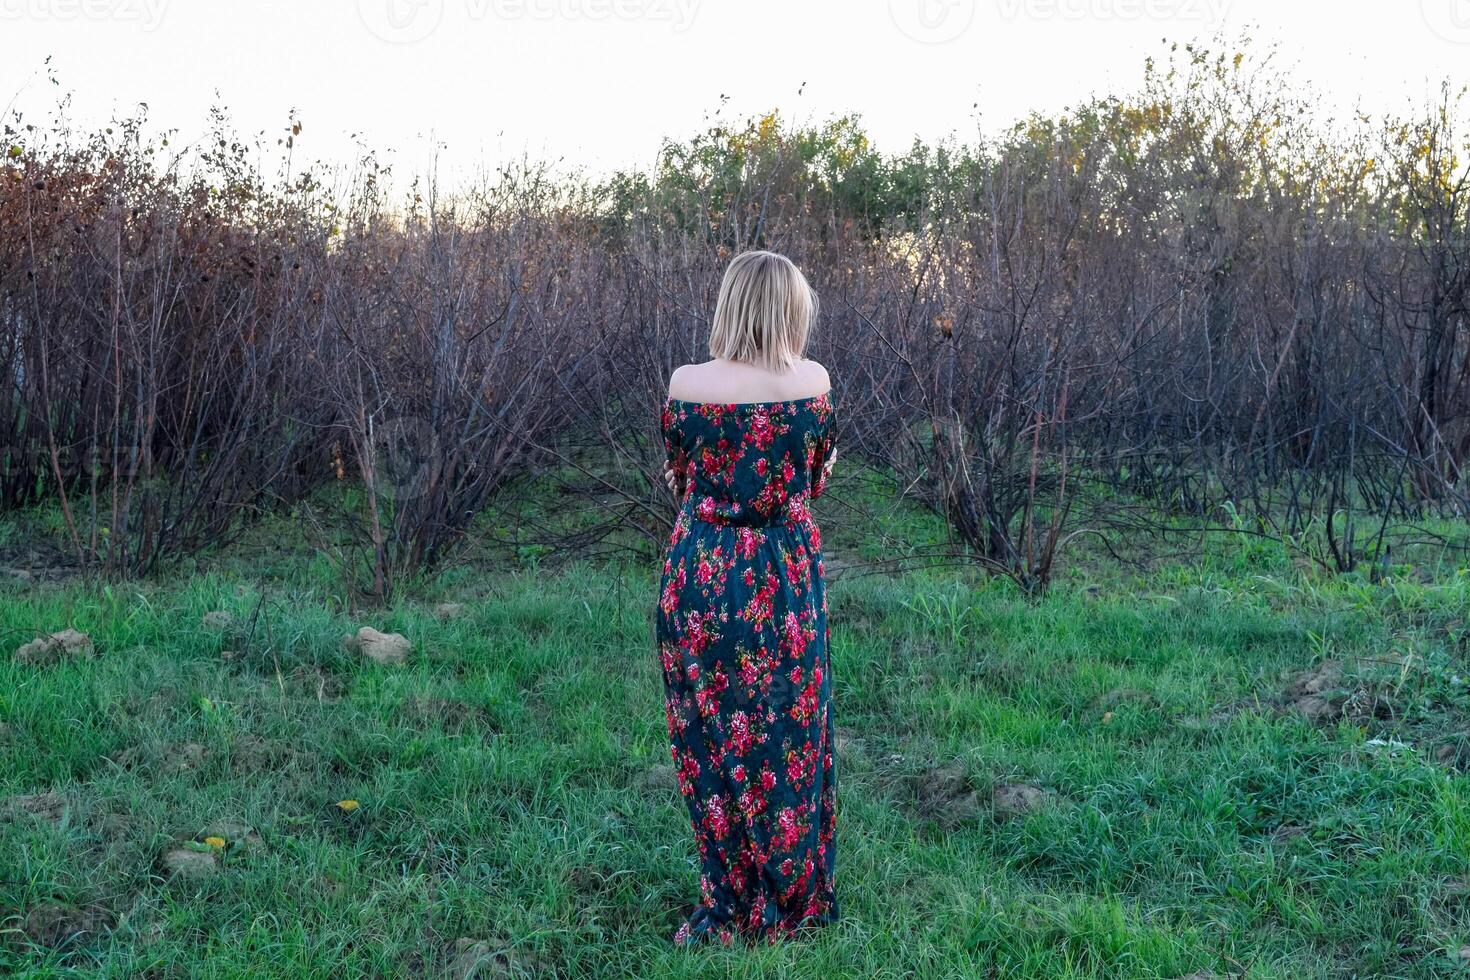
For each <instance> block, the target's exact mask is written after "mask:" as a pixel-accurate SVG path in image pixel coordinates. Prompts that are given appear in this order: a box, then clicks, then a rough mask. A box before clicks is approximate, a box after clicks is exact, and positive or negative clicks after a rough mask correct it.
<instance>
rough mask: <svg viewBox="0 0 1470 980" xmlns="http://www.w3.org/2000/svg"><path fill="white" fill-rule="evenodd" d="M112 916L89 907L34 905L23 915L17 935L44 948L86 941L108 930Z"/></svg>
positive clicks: (97, 908)
mask: <svg viewBox="0 0 1470 980" xmlns="http://www.w3.org/2000/svg"><path fill="white" fill-rule="evenodd" d="M113 922H114V919H113V916H112V913H111V912H108V911H107V910H106V909H103V908H99V907H96V906H92V907H89V908H73V907H71V906H67V905H51V904H46V905H38V906H36V907H35V908H33V909H31V910H30V911H29V912H28V913H26V916H25V918H24V919H23V920H22V921H21V924H20V932H21V935H23V936H24V937H25V938H26V940H28V941H29V942H31V943H33V944H35V945H37V946H43V947H45V948H47V949H57V948H59V947H62V946H67V945H73V944H77V943H83V942H86V941H87V940H88V939H90V938H93V937H95V936H97V935H100V934H101V933H103V932H106V931H107V930H108V929H111V928H112V926H113Z"/></svg>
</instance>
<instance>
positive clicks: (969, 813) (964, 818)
mask: <svg viewBox="0 0 1470 980" xmlns="http://www.w3.org/2000/svg"><path fill="white" fill-rule="evenodd" d="M908 787H909V791H910V792H911V793H912V795H913V799H914V806H915V808H916V809H917V810H918V811H919V813H920V814H922V815H923V816H924V817H926V818H928V819H930V820H934V821H937V822H938V823H939V824H940V825H941V826H944V827H956V826H958V825H960V824H962V823H967V822H969V821H971V820H973V819H975V818H976V817H978V816H979V815H980V812H981V810H983V809H984V805H983V803H982V801H981V798H980V793H979V792H978V791H977V790H976V789H975V787H974V786H973V785H972V784H971V783H970V777H969V775H968V773H966V771H965V767H964V766H963V765H961V764H960V763H958V762H953V763H950V764H949V765H946V766H941V767H939V768H937V769H929V770H925V771H924V772H920V773H916V774H914V775H911V776H909V777H908Z"/></svg>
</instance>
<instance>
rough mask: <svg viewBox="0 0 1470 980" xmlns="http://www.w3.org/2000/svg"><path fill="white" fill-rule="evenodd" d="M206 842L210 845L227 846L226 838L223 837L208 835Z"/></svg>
mask: <svg viewBox="0 0 1470 980" xmlns="http://www.w3.org/2000/svg"><path fill="white" fill-rule="evenodd" d="M204 843H206V844H208V845H209V846H210V847H215V848H223V847H224V846H225V839H224V838H223V837H206V838H204Z"/></svg>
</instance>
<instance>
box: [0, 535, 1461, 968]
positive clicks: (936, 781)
mask: <svg viewBox="0 0 1470 980" xmlns="http://www.w3.org/2000/svg"><path fill="white" fill-rule="evenodd" d="M932 532H933V528H932V527H930V528H928V529H927V530H926V531H924V532H923V533H932ZM18 535H19V532H17V531H15V530H14V529H10V530H8V531H6V532H4V533H3V534H0V540H3V541H8V542H9V544H10V545H11V546H12V552H13V553H14V552H15V551H16V549H17V548H21V549H22V550H23V541H22V539H21V538H20V537H19V536H18ZM888 535H889V532H888V531H883V532H881V533H880V532H878V531H872V532H869V533H867V534H865V535H863V536H855V535H853V534H851V533H848V534H846V535H844V534H842V533H838V532H833V533H832V534H831V538H830V545H829V551H830V554H831V556H832V557H833V558H834V562H833V564H834V567H837V568H840V569H841V572H840V574H838V575H836V576H835V577H834V580H833V581H832V583H831V590H830V595H831V602H832V617H833V672H834V675H835V679H836V692H837V693H836V697H837V702H836V703H837V712H838V731H839V743H838V779H839V787H840V796H839V851H838V868H839V877H838V889H839V899H840V901H841V902H842V903H843V904H842V911H843V919H842V921H841V923H840V924H839V925H838V926H836V927H834V928H832V929H830V930H827V931H825V932H824V933H821V934H819V935H816V936H814V937H812V938H811V939H809V940H803V941H799V942H789V943H783V944H779V945H775V946H771V947H759V948H753V949H743V948H737V949H713V950H699V951H678V950H674V949H672V948H671V947H670V946H669V944H668V937H669V935H670V933H671V932H672V930H673V929H674V927H675V926H676V925H677V924H678V922H679V921H681V919H682V916H683V915H684V914H685V913H686V912H687V910H688V906H689V904H690V903H691V902H692V900H693V898H694V895H695V890H696V880H695V870H694V866H693V863H692V851H693V848H692V842H691V840H690V835H689V828H688V826H687V823H686V816H685V812H684V810H683V807H682V804H681V803H680V802H679V800H678V797H677V794H676V792H675V790H674V788H673V778H672V770H671V769H670V768H669V766H668V761H669V758H668V749H667V743H666V740H665V732H664V719H663V710H662V701H661V689H660V680H659V675H658V671H657V664H656V661H655V659H654V656H653V653H652V649H651V617H650V614H651V604H652V601H653V587H654V583H653V572H652V567H651V562H645V563H642V564H639V563H637V562H624V563H608V564H602V565H586V564H574V565H566V566H561V567H558V568H554V569H551V568H540V569H538V568H536V567H533V566H531V565H528V564H527V565H522V567H517V568H507V567H504V566H503V565H500V566H496V567H486V566H485V565H482V564H478V563H471V564H469V565H466V566H462V567H459V568H456V569H454V570H452V571H450V572H447V573H445V574H444V575H442V576H440V577H438V578H436V579H434V580H432V581H430V582H426V583H423V584H422V585H421V586H420V587H418V588H416V589H414V590H412V594H410V595H406V596H405V597H403V598H402V599H400V600H399V601H398V602H397V603H396V604H395V605H394V606H393V607H392V608H389V609H386V610H351V609H348V608H347V607H346V605H345V604H344V603H343V602H342V601H341V600H340V599H339V598H338V590H337V589H336V586H335V584H334V581H335V580H334V577H333V574H332V572H331V569H330V567H329V566H328V565H327V564H326V563H325V562H324V561H323V560H322V559H320V558H316V557H314V556H312V555H311V554H310V553H308V552H305V551H302V550H292V549H290V548H286V547H280V548H278V549H274V550H273V549H272V547H271V546H270V544H269V542H271V541H289V540H292V539H293V536H292V535H291V534H290V533H289V529H288V528H281V527H277V528H274V529H271V530H270V531H269V533H265V534H262V535H261V536H260V537H259V538H258V539H257V540H256V542H255V543H254V544H253V545H252V546H251V547H249V548H241V549H237V550H236V551H233V552H231V553H228V554H220V555H213V556H208V557H207V558H206V560H205V561H203V562H202V563H201V564H200V565H199V566H198V567H197V568H195V569H191V570H190V571H189V572H188V573H187V574H185V573H183V572H180V573H178V574H177V575H175V576H173V577H171V578H165V579H161V580H158V581H149V582H143V583H130V584H113V585H111V586H86V585H84V584H82V583H79V582H77V581H74V580H68V579H65V578H61V579H57V580H54V581H53V580H48V579H47V578H46V577H45V576H41V577H39V578H38V580H37V581H34V582H30V583H27V582H24V581H21V580H20V579H18V578H12V579H10V580H9V583H8V584H7V585H5V586H3V588H4V589H5V591H4V592H3V594H0V636H3V638H4V644H5V654H6V655H5V656H4V657H0V928H3V930H4V932H3V934H0V974H7V975H15V976H26V977H53V976H54V977H63V976H86V977H92V976H108V977H133V976H160V977H172V976H201V977H234V976H247V975H248V976H252V977H293V978H295V977H333V978H336V977H352V976H405V977H416V976H460V977H463V976H469V975H472V974H473V975H477V976H482V977H499V976H564V977H594V976H626V975H639V976H676V977H677V976H725V975H734V976H742V977H788V976H812V977H836V976H842V977H848V976H852V977H878V976H894V977H897V976H920V977H951V976H980V977H983V976H1000V977H1048V978H1052V977H1180V976H1186V975H1190V974H1195V975H1197V976H1209V975H1219V976H1230V975H1243V976H1251V977H1292V978H1299V977H1317V976H1324V977H1325V976H1374V977H1378V976H1406V977H1428V976H1451V975H1459V974H1461V973H1463V972H1465V971H1466V970H1467V969H1470V960H1466V959H1464V958H1462V954H1461V949H1462V947H1465V946H1466V945H1467V944H1470V878H1467V877H1466V872H1467V870H1470V869H1467V849H1470V780H1467V778H1466V777H1465V775H1463V774H1462V773H1461V772H1460V768H1461V766H1470V740H1467V736H1466V730H1467V728H1470V680H1467V678H1470V663H1467V662H1466V660H1467V654H1466V646H1465V644H1466V639H1467V635H1470V623H1467V599H1470V577H1467V576H1466V575H1464V574H1462V573H1460V572H1456V571H1455V570H1453V569H1436V570H1429V571H1426V570H1423V569H1409V568H1404V569H1399V570H1398V572H1399V573H1400V574H1398V575H1397V576H1396V577H1394V578H1392V579H1390V580H1388V581H1386V582H1383V583H1379V584H1373V583H1370V582H1368V581H1367V580H1366V579H1363V578H1358V577H1344V578H1335V579H1328V578H1315V577H1311V576H1307V575H1304V574H1303V573H1302V572H1301V571H1300V570H1299V569H1298V568H1296V567H1295V566H1294V565H1293V563H1292V562H1291V561H1290V560H1289V559H1288V558H1287V556H1286V555H1285V554H1284V553H1282V552H1280V551H1278V550H1276V549H1273V548H1272V547H1271V546H1270V545H1269V544H1263V543H1260V542H1250V543H1244V544H1242V543H1239V542H1222V543H1220V544H1219V546H1218V547H1216V548H1213V549H1212V550H1211V552H1210V553H1209V555H1208V556H1206V557H1205V558H1203V559H1199V560H1194V561H1191V562H1190V563H1189V564H1188V565H1171V564H1169V563H1167V562H1158V563H1155V564H1154V566H1153V567H1151V568H1150V569H1149V570H1148V571H1147V572H1146V573H1126V574H1125V573H1122V572H1119V571H1117V570H1115V569H1112V568H1111V567H1110V566H1106V565H1102V564H1096V565H1093V566H1088V565H1087V564H1086V563H1083V564H1081V565H1076V566H1074V570H1073V571H1072V572H1071V573H1069V575H1068V577H1067V578H1066V580H1065V581H1063V582H1061V583H1059V584H1058V585H1057V586H1056V587H1055V588H1054V589H1053V590H1052V591H1051V593H1050V594H1048V595H1047V596H1045V597H1044V598H1042V599H1039V600H1030V599H1027V598H1026V597H1024V596H1022V595H1020V594H1019V593H1018V592H1017V591H1016V590H1015V589H1014V588H1012V587H1010V586H1009V585H1007V584H1006V583H1005V582H1003V581H989V580H985V579H983V578H980V577H978V576H975V575H974V574H972V573H969V572H964V571H961V570H955V569H949V570H941V571H933V570H930V571H913V572H908V573H906V574H897V575H890V574H876V573H870V572H868V571H866V570H865V567H864V565H865V562H868V561H872V560H874V559H876V558H881V557H885V556H887V555H890V554H891V553H893V549H894V548H895V547H896V546H895V544H894V541H893V540H892V539H890V538H889V537H888ZM446 602H449V603H457V604H460V606H461V607H462V608H457V609H443V608H438V607H439V605H440V604H441V603H446ZM219 612H223V613H227V614H229V615H228V617H225V616H213V617H209V619H208V621H206V616H207V615H208V614H210V613H219ZM226 619H228V622H226V621H225V620H226ZM361 626H373V627H375V628H377V629H380V630H384V631H394V632H400V633H402V634H404V635H405V636H406V637H407V638H408V639H409V640H410V641H411V642H412V644H413V652H412V654H411V656H410V657H409V659H408V661H407V662H406V663H405V664H402V665H398V666H384V665H379V664H376V663H373V662H371V661H368V660H366V659H364V658H363V657H361V656H360V655H358V654H355V653H351V652H349V651H347V650H346V649H344V648H343V646H342V644H341V642H340V641H341V637H342V635H343V634H344V633H348V632H351V631H355V630H356V629H357V628H359V627H361ZM65 627H75V628H76V629H78V630H81V631H84V632H86V633H87V634H89V635H90V637H91V640H92V644H93V648H92V650H91V651H90V653H89V654H84V655H80V656H75V657H67V656H61V657H59V658H58V659H56V660H55V662H49V663H22V662H20V661H18V660H16V659H14V658H12V657H11V656H10V653H11V652H12V651H13V650H15V649H16V648H17V647H19V646H20V645H21V644H22V643H24V642H26V641H29V640H31V639H32V638H33V637H35V636H38V635H42V634H45V633H50V632H53V631H57V630H61V629H63V628H65ZM348 801H351V802H348ZM339 804H342V805H339ZM206 838H213V840H212V841H209V842H206ZM1464 956H1466V957H1470V949H1466V950H1465V954H1464ZM475 971H478V972H475Z"/></svg>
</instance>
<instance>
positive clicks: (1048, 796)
mask: <svg viewBox="0 0 1470 980" xmlns="http://www.w3.org/2000/svg"><path fill="white" fill-rule="evenodd" d="M1055 795H1056V794H1054V793H1053V792H1052V791H1051V790H1049V789H1044V788H1042V787H1040V786H1033V785H1031V784H1030V783H999V784H997V785H996V786H995V787H994V788H993V789H992V790H991V791H990V809H991V812H992V813H993V814H994V815H995V819H996V820H998V821H1005V820H1012V819H1014V818H1016V817H1024V816H1026V814H1028V813H1034V812H1035V811H1037V810H1041V809H1043V808H1045V807H1046V806H1048V805H1050V804H1051V802H1052V800H1053V799H1054V798H1055Z"/></svg>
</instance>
